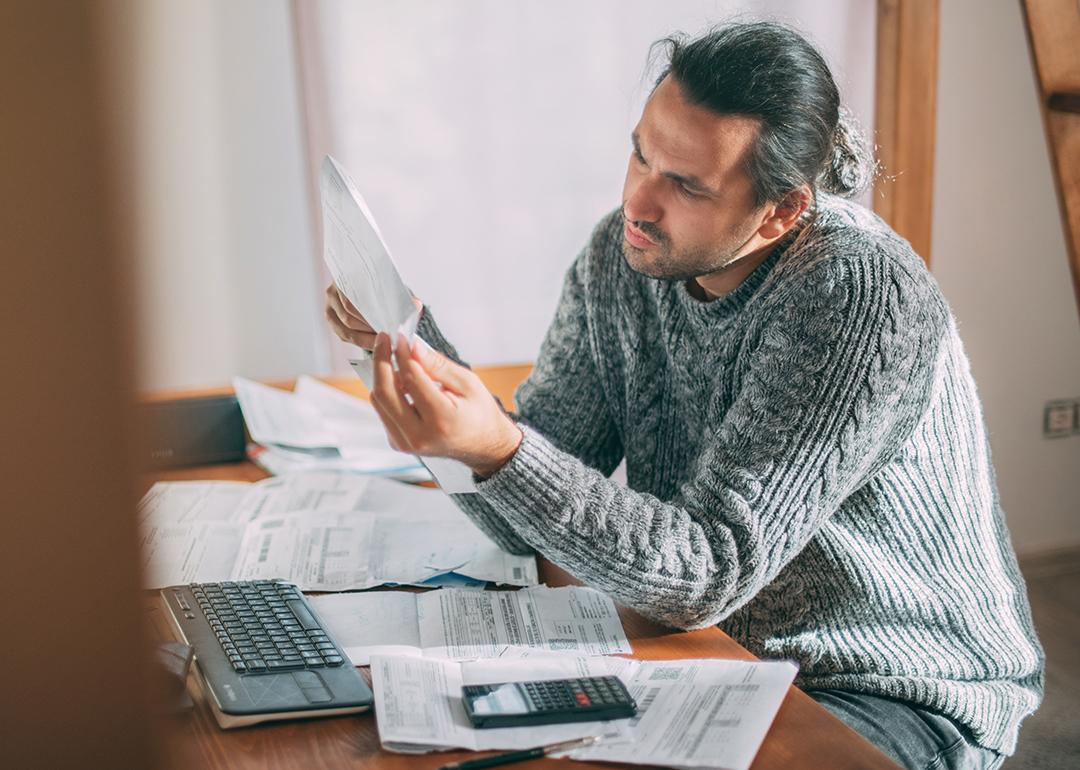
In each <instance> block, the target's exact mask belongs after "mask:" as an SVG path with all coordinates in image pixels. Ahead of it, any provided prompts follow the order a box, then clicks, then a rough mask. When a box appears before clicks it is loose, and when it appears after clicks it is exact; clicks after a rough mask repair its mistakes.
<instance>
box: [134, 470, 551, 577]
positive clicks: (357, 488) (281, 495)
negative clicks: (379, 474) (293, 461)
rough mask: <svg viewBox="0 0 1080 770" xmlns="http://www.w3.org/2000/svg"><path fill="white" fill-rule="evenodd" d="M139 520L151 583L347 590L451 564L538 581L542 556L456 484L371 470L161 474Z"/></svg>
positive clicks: (454, 569) (430, 573) (444, 570)
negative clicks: (455, 491) (413, 480)
mask: <svg viewBox="0 0 1080 770" xmlns="http://www.w3.org/2000/svg"><path fill="white" fill-rule="evenodd" d="M139 521H140V527H141V529H142V553H143V557H144V560H145V569H144V574H145V575H147V579H148V580H149V582H150V586H149V587H152V588H160V587H163V586H168V585H175V584H178V583H190V582H213V581H219V580H248V579H252V580H268V579H273V578H284V579H286V580H291V581H293V582H294V583H296V584H297V585H299V586H300V588H301V589H303V590H311V591H347V590H351V589H359V588H371V587H373V586H377V585H384V584H388V583H400V584H410V585H420V584H425V583H426V584H430V581H431V580H432V579H433V578H438V577H440V576H443V575H447V574H448V573H453V574H455V575H463V576H465V577H467V578H472V579H474V580H478V581H491V582H495V583H504V584H507V585H535V584H536V582H537V572H536V560H535V558H534V557H532V556H515V555H512V554H509V553H506V552H505V551H503V550H501V549H500V548H499V547H498V546H497V545H495V544H494V543H493V542H491V540H490V539H488V538H487V536H486V535H484V533H483V532H481V531H480V530H479V529H477V527H476V525H474V524H473V523H472V521H470V520H469V518H468V517H467V516H465V514H463V513H462V512H461V511H459V510H458V508H457V507H456V506H455V505H454V503H453V501H451V500H450V499H449V498H448V497H446V495H444V494H442V493H441V492H439V491H438V490H434V489H423V488H420V487H413V486H409V485H406V484H400V483H398V482H394V481H386V480H384V479H379V478H374V477H370V476H354V475H347V474H338V473H304V474H296V475H293V476H284V477H275V478H270V479H266V480H265V481H261V482H259V483H257V484H245V483H240V482H220V481H219V482H202V481H181V482H171V483H159V484H155V485H154V486H153V487H152V488H151V489H150V491H149V492H147V493H146V496H145V497H144V498H143V500H142V502H141V503H140V506H139Z"/></svg>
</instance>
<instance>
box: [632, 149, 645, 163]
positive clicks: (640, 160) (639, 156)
mask: <svg viewBox="0 0 1080 770" xmlns="http://www.w3.org/2000/svg"><path fill="white" fill-rule="evenodd" d="M634 159H635V160H636V161H637V162H638V163H640V164H641V165H643V166H644V165H645V157H644V156H643V155H642V154H641V150H638V149H635V150H634Z"/></svg>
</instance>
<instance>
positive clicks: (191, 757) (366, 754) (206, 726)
mask: <svg viewBox="0 0 1080 770" xmlns="http://www.w3.org/2000/svg"><path fill="white" fill-rule="evenodd" d="M527 371H528V369H527V367H514V368H512V369H511V368H500V369H498V370H478V372H479V373H480V374H481V376H482V377H484V379H485V381H486V382H488V383H489V387H490V388H491V389H492V392H494V393H496V395H498V396H499V397H500V398H502V399H503V402H504V403H506V404H509V403H512V398H511V395H512V390H513V385H515V384H516V382H518V381H520V379H521V378H522V377H523V376H524V375H525V374H526V373H527ZM331 382H332V384H335V385H338V386H339V387H341V386H344V387H343V389H344V390H348V391H350V392H352V393H355V394H357V395H365V394H364V393H363V388H362V386H360V385H359V383H358V382H355V381H353V380H348V381H337V380H331ZM209 392H211V391H201V392H199V393H197V394H196V393H191V394H189V395H206V394H207V393H209ZM215 392H227V390H226V391H215ZM265 477H266V474H265V473H264V472H263V471H261V470H260V469H258V468H257V467H256V466H254V465H253V464H251V463H246V462H245V463H236V464H229V465H212V466H202V467H196V468H185V469H181V470H170V471H165V472H161V473H156V474H154V475H153V476H152V477H151V478H150V479H148V481H153V480H170V481H173V480H186V479H220V480H226V479H231V480H242V481H257V480H259V479H262V478H265ZM539 563H540V578H541V580H542V581H543V582H544V583H547V584H548V585H552V586H558V585H567V584H569V583H577V582H578V581H576V580H575V579H574V578H573V577H571V576H570V575H569V574H567V573H566V572H565V571H563V570H561V569H559V568H558V567H557V566H555V565H554V564H551V563H550V562H547V561H546V560H544V559H539ZM147 606H148V614H149V619H150V625H151V628H152V631H153V633H154V635H155V636H156V637H157V638H159V639H172V638H173V635H172V630H171V627H170V626H169V623H168V619H167V618H166V615H165V609H164V608H163V606H162V605H161V603H160V601H159V600H158V598H157V596H156V593H155V594H154V595H151V596H148V603H147ZM619 614H620V616H621V617H622V621H623V625H624V626H625V628H626V633H627V636H628V637H629V639H630V643H631V646H632V647H633V650H634V657H636V658H642V659H647V660H664V659H677V658H732V659H740V660H752V659H753V656H752V655H751V654H750V653H749V652H747V651H746V650H745V649H743V648H742V647H740V646H739V645H738V644H736V643H735V641H733V640H732V639H731V638H730V637H729V636H728V635H727V634H725V633H723V632H722V631H720V629H718V628H708V629H703V630H701V631H691V632H686V631H675V630H672V629H669V628H664V627H662V626H659V625H657V624H655V623H653V622H651V621H649V620H647V619H645V618H643V617H642V616H641V615H638V614H637V613H636V612H634V611H632V610H629V609H627V608H624V607H620V608H619ZM362 671H363V672H364V674H365V676H367V669H362ZM188 690H189V692H190V693H191V696H192V698H193V699H194V700H195V709H194V711H193V712H192V713H190V714H187V715H184V716H182V717H179V718H177V719H176V720H175V722H174V724H173V727H174V729H172V730H170V731H169V732H168V736H167V746H168V751H167V756H166V757H165V760H166V761H167V762H169V763H172V764H173V765H174V766H175V767H177V768H185V770H186V769H187V768H203V767H212V768H253V769H254V768H258V769H259V770H275V769H278V768H280V769H281V770H286V769H287V768H316V767H317V768H370V769H371V770H384V769H385V770H391V769H393V770H406V769H408V770H421V769H423V768H436V767H439V766H441V765H443V764H445V763H447V762H453V761H457V760H460V759H465V758H468V757H469V756H470V755H471V752H449V753H438V754H425V755H419V756H412V755H404V754H392V753H389V752H386V751H383V750H382V749H381V747H380V746H379V737H378V733H377V731H376V728H375V717H374V716H373V715H371V714H365V715H358V716H348V717H337V718H331V719H314V720H307V721H295V722H278V723H272V724H268V725H258V726H255V727H248V728H240V729H235V730H229V731H225V730H221V729H219V728H218V726H217V723H216V722H215V721H214V717H213V715H212V714H211V712H210V709H209V707H208V706H207V704H206V703H205V700H204V698H203V695H202V692H201V690H200V689H199V685H198V683H197V682H196V681H195V678H194V675H192V677H190V678H189V680H188ZM476 756H479V755H476ZM556 763H559V764H562V765H563V766H564V767H567V768H574V769H575V770H576V769H577V768H588V767H593V768H598V769H600V768H612V767H619V766H618V765H614V764H610V763H605V764H600V763H583V762H574V761H573V760H547V759H545V760H535V761H533V762H528V763H519V764H517V765H515V766H514V767H518V768H522V770H528V768H532V767H540V766H541V765H547V766H551V765H554V764H556ZM622 767H627V768H630V767H637V766H634V765H625V766H622ZM753 768H754V770H773V769H777V770H779V769H780V768H783V769H784V770H802V769H803V768H805V770H821V769H822V768H827V769H828V770H848V769H852V770H854V768H875V769H879V770H896V765H895V764H893V763H892V762H891V761H890V760H889V759H888V758H887V757H886V756H885V755H884V754H882V753H881V752H880V751H879V750H878V749H877V748H876V747H874V746H873V745H871V744H870V743H869V742H867V741H866V740H865V739H864V738H862V736H860V735H859V734H858V733H856V732H854V731H853V730H851V729H850V728H848V727H847V726H846V725H844V724H843V723H842V722H840V721H839V720H838V719H836V718H835V717H833V716H832V715H831V714H830V713H829V712H828V711H826V710H825V709H824V708H822V707H821V706H819V705H818V704H817V703H815V702H814V701H813V700H811V699H810V698H809V697H808V696H807V695H806V694H804V693H803V692H802V691H800V690H798V689H797V688H795V687H792V688H791V690H790V691H789V693H788V696H787V698H786V699H785V700H784V703H783V705H782V706H781V707H780V711H779V713H778V714H777V716H776V721H775V722H774V723H773V726H772V729H770V731H769V734H768V735H767V736H766V738H765V742H764V744H763V745H762V747H761V750H760V751H759V752H758V755H757V758H756V759H755V761H754V764H753Z"/></svg>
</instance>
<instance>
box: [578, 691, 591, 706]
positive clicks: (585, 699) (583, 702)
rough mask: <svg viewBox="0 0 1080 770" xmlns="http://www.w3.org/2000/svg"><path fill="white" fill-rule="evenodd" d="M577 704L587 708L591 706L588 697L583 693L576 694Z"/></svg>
mask: <svg viewBox="0 0 1080 770" xmlns="http://www.w3.org/2000/svg"><path fill="white" fill-rule="evenodd" d="M577 702H578V703H580V704H581V705H582V706H589V705H591V704H592V701H591V700H589V696H588V695H586V694H585V693H583V692H579V693H577Z"/></svg>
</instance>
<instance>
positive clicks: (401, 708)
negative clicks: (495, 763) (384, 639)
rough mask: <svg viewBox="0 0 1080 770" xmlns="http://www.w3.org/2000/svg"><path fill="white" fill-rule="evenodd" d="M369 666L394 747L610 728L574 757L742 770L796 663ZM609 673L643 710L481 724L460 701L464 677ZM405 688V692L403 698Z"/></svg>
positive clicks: (545, 660) (378, 662)
mask: <svg viewBox="0 0 1080 770" xmlns="http://www.w3.org/2000/svg"><path fill="white" fill-rule="evenodd" d="M371 673H372V681H373V684H374V691H375V708H376V711H377V713H378V714H379V725H378V726H379V739H380V740H381V741H382V744H383V747H384V748H387V749H389V750H391V751H407V752H422V751H437V750H440V749H446V748H466V749H474V750H483V749H521V748H530V747H532V746H537V745H542V744H546V743H554V742H556V741H562V740H571V739H573V738H577V737H583V736H586V735H598V734H605V738H604V740H602V741H601V742H600V743H598V744H596V745H594V746H590V747H587V748H583V749H577V750H574V751H572V752H570V754H569V756H571V757H573V758H574V759H582V760H600V761H611V762H628V763H632V764H639V765H649V766H654V767H658V766H659V767H663V766H666V767H702V768H717V769H719V768H724V769H725V770H746V769H747V768H749V766H750V763H751V762H752V761H753V759H754V755H755V754H756V753H757V750H758V748H760V746H761V742H762V741H763V740H764V739H765V735H766V733H767V732H768V729H769V726H770V725H771V724H772V721H773V719H774V718H775V716H776V712H777V711H778V710H779V708H780V704H781V703H782V702H783V700H784V697H785V696H786V695H787V692H788V688H789V687H790V685H791V682H792V681H793V680H794V678H795V673H796V667H795V666H794V665H793V664H792V663H789V662H786V661H758V662H748V661H730V660H713V659H706V660H670V661H636V660H626V659H622V658H610V657H591V658H572V657H568V656H551V655H542V656H532V655H530V656H529V657H527V658H517V659H515V658H502V659H499V660H481V661H467V662H460V663H457V662H453V661H438V660H435V659H431V658H415V657H414V658H409V657H391V656H379V655H377V656H374V657H373V658H372V665H371ZM609 674H610V675H613V676H618V677H619V678H620V679H622V680H623V683H624V684H625V685H626V686H627V689H628V690H629V691H630V693H631V695H633V696H634V699H635V700H636V701H637V704H638V714H637V716H635V717H633V718H632V719H629V720H616V721H613V722H607V723H595V722H594V723H581V724H578V725H550V726H543V727H515V728H505V729H499V730H476V729H474V728H473V727H472V726H471V725H470V724H469V722H468V719H467V717H466V715H465V710H464V707H463V706H462V704H461V687H462V686H463V685H465V684H492V683H497V682H520V681H534V680H545V679H562V678H568V677H579V676H604V675H609ZM402 693H407V696H406V697H404V698H403V697H400V694H402ZM573 728H581V729H582V730H583V732H573V731H572V729H573ZM564 730H565V732H564Z"/></svg>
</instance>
